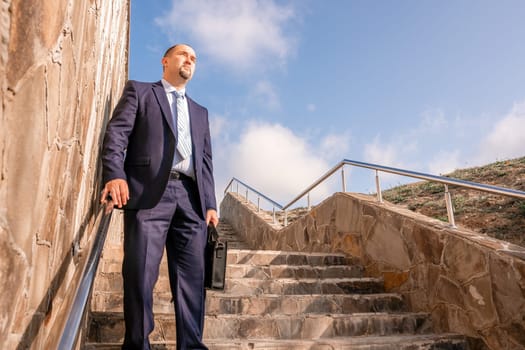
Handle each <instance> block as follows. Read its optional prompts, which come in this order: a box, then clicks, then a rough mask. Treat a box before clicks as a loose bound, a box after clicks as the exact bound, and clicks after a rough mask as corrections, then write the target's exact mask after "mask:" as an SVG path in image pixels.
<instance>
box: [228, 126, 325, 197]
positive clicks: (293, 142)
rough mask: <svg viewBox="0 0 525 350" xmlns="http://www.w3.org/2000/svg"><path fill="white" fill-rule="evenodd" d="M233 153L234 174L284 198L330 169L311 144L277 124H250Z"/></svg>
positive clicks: (295, 193)
mask: <svg viewBox="0 0 525 350" xmlns="http://www.w3.org/2000/svg"><path fill="white" fill-rule="evenodd" d="M232 156H233V159H232V166H231V168H232V171H233V173H235V174H238V176H239V177H240V178H242V179H250V180H249V181H250V182H251V183H253V184H254V186H257V187H259V188H261V189H265V191H267V193H270V194H272V196H274V197H275V198H280V199H281V200H282V199H285V200H290V199H292V197H293V196H295V195H297V194H298V193H299V192H301V191H302V190H304V189H305V188H306V187H307V186H308V185H310V184H311V183H312V182H313V181H315V180H316V179H317V178H318V177H319V176H321V175H322V174H323V173H324V172H326V171H327V170H328V169H329V165H328V164H327V163H326V162H325V161H324V160H323V159H321V158H320V157H318V156H316V152H315V151H314V148H313V147H312V146H311V145H309V144H308V143H307V142H306V141H305V140H304V139H302V138H301V137H299V136H297V135H295V134H294V133H293V132H292V131H291V130H289V129H287V128H285V127H283V126H281V125H278V124H273V125H270V124H256V123H252V124H251V125H249V126H248V128H247V129H246V130H245V131H244V132H243V134H242V136H241V139H240V140H239V143H238V144H237V145H236V146H235V147H234V148H233V154H232ZM321 191H323V189H321Z"/></svg>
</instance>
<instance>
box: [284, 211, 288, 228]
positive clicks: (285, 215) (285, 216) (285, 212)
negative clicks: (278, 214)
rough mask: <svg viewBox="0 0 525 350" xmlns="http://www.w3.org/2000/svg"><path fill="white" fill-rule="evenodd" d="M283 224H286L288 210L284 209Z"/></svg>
mask: <svg viewBox="0 0 525 350" xmlns="http://www.w3.org/2000/svg"><path fill="white" fill-rule="evenodd" d="M284 226H288V211H287V210H285V211H284Z"/></svg>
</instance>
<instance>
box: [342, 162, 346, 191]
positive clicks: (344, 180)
mask: <svg viewBox="0 0 525 350" xmlns="http://www.w3.org/2000/svg"><path fill="white" fill-rule="evenodd" d="M341 180H342V181H341V182H342V184H343V193H344V192H346V177H345V165H344V164H343V165H342V166H341Z"/></svg>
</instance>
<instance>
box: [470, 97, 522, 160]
mask: <svg viewBox="0 0 525 350" xmlns="http://www.w3.org/2000/svg"><path fill="white" fill-rule="evenodd" d="M524 155H525V102H522V103H517V104H515V105H514V107H513V108H512V110H511V111H510V112H509V113H508V114H507V115H506V116H505V117H503V118H502V119H500V120H499V121H497V122H496V123H495V124H494V126H493V129H492V130H491V131H490V132H489V133H488V135H487V136H486V137H485V138H484V139H483V140H482V141H481V143H480V145H479V154H478V162H480V163H487V162H494V161H497V160H503V159H510V158H517V157H522V156H524Z"/></svg>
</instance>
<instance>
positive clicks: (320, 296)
mask: <svg viewBox="0 0 525 350" xmlns="http://www.w3.org/2000/svg"><path fill="white" fill-rule="evenodd" d="M219 233H220V235H221V236H224V237H225V238H226V239H227V240H228V242H229V253H228V270H227V287H226V290H225V291H224V292H216V291H208V295H207V308H206V314H207V316H206V323H205V331H204V338H205V343H206V344H207V345H208V347H209V348H210V350H230V349H239V350H240V349H268V350H284V349H294V350H303V349H315V350H328V349H330V350H335V349H341V350H342V349H374V350H379V349H381V350H382V349H406V350H408V349H410V350H416V349H433V350H437V349H458V350H459V349H468V344H467V341H466V339H464V338H463V337H461V336H458V335H454V334H434V333H433V332H432V321H431V319H430V317H429V315H428V314H425V313H413V312H409V311H408V310H406V308H405V304H404V303H403V300H402V297H401V296H400V295H398V294H392V293H385V292H384V288H383V281H382V280H381V279H377V278H366V277H363V269H362V267H360V266H359V265H358V264H357V263H356V261H353V260H352V259H351V258H347V257H345V256H344V255H340V254H323V253H310V254H306V253H297V252H282V251H261V250H257V251H255V250H249V249H246V246H245V245H244V244H243V243H242V242H240V241H239V240H238V239H237V237H236V236H235V233H234V232H233V231H232V229H231V227H230V226H229V225H228V224H227V223H224V222H221V224H220V225H219ZM121 259H122V256H121V253H120V251H119V250H114V251H110V252H108V253H107V254H106V252H105V253H104V257H103V260H102V261H101V263H100V267H99V272H98V275H97V279H96V281H95V289H94V291H93V296H92V303H91V312H90V320H89V326H88V332H87V336H86V338H85V340H84V341H85V344H84V347H83V348H84V349H89V350H95V349H96V350H102V349H104V350H109V349H119V348H120V344H121V341H122V339H123V336H124V320H123V315H122V292H121V290H122V281H121V277H120V264H121ZM154 312H155V323H156V327H155V330H154V332H153V333H152V334H151V336H150V341H151V343H152V347H153V348H154V349H175V318H174V314H173V305H172V303H171V294H170V291H169V283H168V277H167V267H166V264H165V263H164V262H163V265H162V266H161V276H160V278H159V281H158V283H157V285H156V287H155V305H154Z"/></svg>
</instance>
